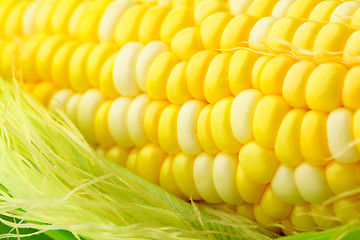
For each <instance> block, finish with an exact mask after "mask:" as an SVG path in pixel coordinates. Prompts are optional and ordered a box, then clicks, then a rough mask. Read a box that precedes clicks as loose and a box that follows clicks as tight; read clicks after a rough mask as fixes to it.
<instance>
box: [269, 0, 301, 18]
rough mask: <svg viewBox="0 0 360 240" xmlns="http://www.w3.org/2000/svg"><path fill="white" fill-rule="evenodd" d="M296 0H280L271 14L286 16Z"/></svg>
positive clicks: (280, 16) (277, 16)
mask: <svg viewBox="0 0 360 240" xmlns="http://www.w3.org/2000/svg"><path fill="white" fill-rule="evenodd" d="M295 1H296V0H286V1H278V2H277V3H276V5H275V7H274V8H273V10H272V13H271V16H273V17H276V18H282V17H285V16H286V13H287V11H288V9H289V8H290V7H291V5H293V4H294V2H295Z"/></svg>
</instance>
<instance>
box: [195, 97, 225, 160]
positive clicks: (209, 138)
mask: <svg viewBox="0 0 360 240" xmlns="http://www.w3.org/2000/svg"><path fill="white" fill-rule="evenodd" d="M212 109H213V105H211V104H208V105H206V106H205V107H203V108H202V110H201V112H200V113H199V118H198V121H197V136H198V139H199V142H200V145H201V146H202V148H203V149H204V150H205V151H206V152H208V153H211V154H216V153H218V152H219V151H220V149H219V148H218V147H217V146H216V144H215V141H214V138H213V135H212V132H211V111H212Z"/></svg>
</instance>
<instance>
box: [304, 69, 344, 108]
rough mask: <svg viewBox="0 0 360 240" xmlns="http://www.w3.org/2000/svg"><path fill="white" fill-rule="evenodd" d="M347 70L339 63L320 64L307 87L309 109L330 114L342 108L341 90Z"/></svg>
mask: <svg viewBox="0 0 360 240" xmlns="http://www.w3.org/2000/svg"><path fill="white" fill-rule="evenodd" d="M346 73H347V69H346V67H345V66H344V65H342V64H340V63H337V62H330V63H323V64H320V65H319V66H318V67H317V68H315V69H314V71H313V72H312V73H311V75H310V77H309V80H308V82H307V85H306V103H307V105H308V106H309V108H311V109H313V110H318V111H324V112H330V111H332V110H334V109H335V108H338V107H340V106H341V88H342V85H343V82H344V79H345V75H346Z"/></svg>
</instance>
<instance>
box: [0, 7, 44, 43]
mask: <svg viewBox="0 0 360 240" xmlns="http://www.w3.org/2000/svg"><path fill="white" fill-rule="evenodd" d="M40 3H41V2H40V0H39V1H32V2H30V3H29V5H28V6H27V8H26V10H25V11H24V13H23V16H22V22H21V27H22V32H23V34H24V36H30V35H32V34H34V33H35V17H36V12H37V10H38V8H39V6H40ZM0 22H1V20H0Z"/></svg>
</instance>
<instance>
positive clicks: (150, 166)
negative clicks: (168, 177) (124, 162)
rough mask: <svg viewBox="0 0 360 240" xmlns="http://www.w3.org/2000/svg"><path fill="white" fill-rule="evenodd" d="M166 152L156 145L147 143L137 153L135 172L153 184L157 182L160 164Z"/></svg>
mask: <svg viewBox="0 0 360 240" xmlns="http://www.w3.org/2000/svg"><path fill="white" fill-rule="evenodd" d="M165 157H166V153H165V152H164V151H163V150H162V149H161V148H160V147H159V146H158V145H155V144H152V143H149V144H147V145H145V146H144V147H142V148H141V149H140V151H139V153H138V155H137V159H136V160H137V161H136V169H137V174H138V175H139V176H140V177H142V178H144V179H146V180H148V181H150V182H153V183H155V184H159V175H160V168H161V165H162V163H163V161H164V159H165Z"/></svg>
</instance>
